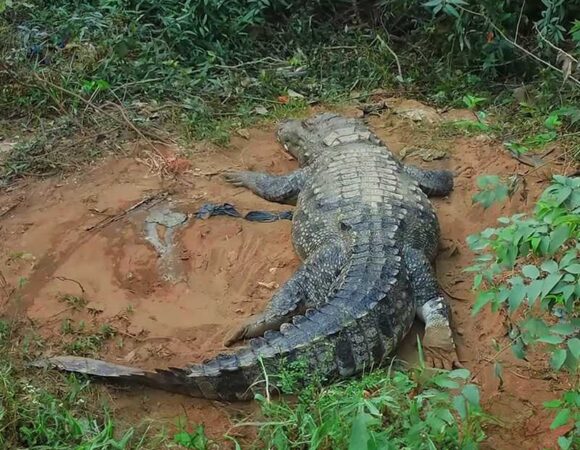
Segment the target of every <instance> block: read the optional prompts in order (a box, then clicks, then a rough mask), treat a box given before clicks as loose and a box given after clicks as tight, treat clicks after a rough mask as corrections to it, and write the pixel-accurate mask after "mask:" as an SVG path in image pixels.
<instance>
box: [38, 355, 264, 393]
mask: <svg viewBox="0 0 580 450" xmlns="http://www.w3.org/2000/svg"><path fill="white" fill-rule="evenodd" d="M31 366H33V367H40V368H56V369H59V370H62V371H65V372H73V373H81V374H86V375H89V376H91V377H94V378H96V379H101V380H107V381H118V382H123V383H131V384H140V385H144V386H148V387H152V388H155V389H162V390H165V391H168V392H173V393H177V394H183V395H187V396H191V397H196V398H206V399H212V400H247V399H251V398H252V397H253V394H252V392H251V391H250V389H249V388H250V386H245V384H246V383H244V381H245V377H242V380H241V381H242V383H240V380H239V379H236V378H240V377H239V375H242V373H241V372H242V370H241V369H239V368H238V370H237V371H232V372H221V371H218V372H217V373H216V372H214V373H208V371H207V370H204V369H206V368H207V367H208V366H206V365H197V366H192V367H190V368H184V369H178V368H169V369H155V370H153V371H150V370H145V369H140V368H134V367H129V366H123V365H119V364H113V363H109V362H106V361H102V360H98V359H91V358H83V357H78V356H56V357H52V358H45V359H41V360H37V361H34V362H33V363H32V364H31ZM228 387H229V389H228ZM244 388H245V389H244Z"/></svg>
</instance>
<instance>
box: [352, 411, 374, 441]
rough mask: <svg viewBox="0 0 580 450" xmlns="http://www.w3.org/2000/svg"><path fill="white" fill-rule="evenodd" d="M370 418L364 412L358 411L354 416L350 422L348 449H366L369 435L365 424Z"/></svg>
mask: <svg viewBox="0 0 580 450" xmlns="http://www.w3.org/2000/svg"><path fill="white" fill-rule="evenodd" d="M370 420H372V418H371V416H369V415H368V414H366V413H364V412H360V413H359V414H358V415H357V416H356V417H355V419H354V420H353V422H352V431H351V433H350V442H349V444H348V450H367V449H368V448H369V439H370V437H371V435H370V433H369V430H368V427H367V426H368V424H369V422H370Z"/></svg>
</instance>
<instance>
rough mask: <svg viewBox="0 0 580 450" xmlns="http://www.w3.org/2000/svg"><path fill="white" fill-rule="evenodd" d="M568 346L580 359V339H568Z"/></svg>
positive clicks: (575, 356)
mask: <svg viewBox="0 0 580 450" xmlns="http://www.w3.org/2000/svg"><path fill="white" fill-rule="evenodd" d="M568 348H569V349H570V352H571V353H572V356H573V357H574V358H576V359H578V360H580V339H578V338H572V339H570V340H568Z"/></svg>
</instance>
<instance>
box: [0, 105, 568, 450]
mask: <svg viewBox="0 0 580 450" xmlns="http://www.w3.org/2000/svg"><path fill="white" fill-rule="evenodd" d="M407 106H408V105H407ZM404 111H405V114H403V115H401V116H399V115H397V114H390V113H387V114H384V115H382V116H377V117H373V118H371V120H370V123H371V125H372V126H373V127H374V129H375V130H376V132H377V134H379V135H380V136H381V137H382V138H383V139H384V140H385V142H386V143H387V144H388V145H389V146H390V147H391V149H392V150H393V151H395V152H402V153H403V154H406V155H408V156H407V159H408V160H410V162H413V163H415V164H419V165H423V166H425V167H431V168H447V169H451V170H453V171H454V172H455V173H456V174H457V178H456V187H455V190H454V192H453V193H452V195H451V196H450V197H449V198H448V199H439V200H434V203H435V206H436V208H437V212H438V215H439V219H440V222H441V225H442V235H443V239H442V247H443V248H442V251H441V254H440V256H439V259H438V263H437V270H438V275H439V279H440V281H441V284H442V285H443V286H444V288H445V290H446V291H447V292H448V294H449V295H451V296H452V297H453V298H452V299H451V300H450V302H451V305H452V309H453V312H454V322H455V323H454V327H455V329H456V330H457V334H458V343H459V353H460V357H461V359H462V361H463V363H464V364H465V366H466V367H467V368H469V369H470V370H471V371H472V372H473V373H474V374H476V376H477V382H478V383H479V384H480V385H481V387H482V391H483V402H484V405H486V406H487V407H488V409H489V410H490V412H492V413H494V414H496V415H498V416H499V417H500V418H502V419H503V420H504V421H505V422H506V428H502V427H498V428H497V429H494V430H493V431H492V432H490V433H489V434H490V438H489V440H488V444H487V445H488V448H494V449H506V448H525V449H527V448H529V449H536V448H540V447H541V446H551V445H554V442H555V439H556V437H557V436H556V435H555V434H553V433H552V434H550V433H549V432H548V431H547V427H548V425H549V423H550V421H549V420H548V419H547V418H546V417H545V413H544V412H543V411H542V409H541V402H542V401H544V400H547V399H550V398H554V396H555V395H556V394H555V393H554V392H553V391H554V390H555V389H556V384H555V383H554V381H553V380H551V379H546V377H545V376H546V374H548V373H549V372H544V369H545V367H544V366H543V365H539V363H537V362H534V363H529V364H528V363H522V362H516V361H514V360H513V358H511V356H510V355H509V354H508V353H509V351H508V352H504V353H502V354H499V355H498V354H495V353H496V352H495V351H494V350H493V349H492V347H491V345H490V343H491V341H492V339H496V340H497V341H498V342H504V336H503V334H504V327H503V324H502V318H501V317H500V316H495V315H491V314H489V315H486V314H484V315H482V316H478V318H477V319H473V318H472V317H471V315H470V307H471V305H472V293H471V292H470V287H471V279H470V277H468V276H467V275H466V274H465V273H463V272H462V270H463V268H464V267H465V266H467V265H468V264H469V263H470V261H471V254H470V252H469V251H468V250H467V248H466V245H465V238H466V237H467V236H468V235H469V234H471V233H475V232H477V231H479V230H481V229H483V228H484V227H487V226H493V225H495V223H496V219H497V217H499V216H504V215H510V214H513V213H515V212H520V211H524V210H526V209H528V208H529V207H531V205H533V202H534V201H535V199H536V198H537V196H538V194H539V192H541V190H542V189H543V187H544V184H543V180H540V179H534V178H533V175H530V176H528V177H527V178H526V181H527V183H526V184H525V186H524V187H525V189H521V190H520V191H519V192H518V193H517V194H516V195H515V196H514V197H513V198H512V199H511V200H510V201H509V202H507V203H506V204H504V205H501V206H494V207H492V208H491V209H489V210H486V211H485V212H484V211H483V210H482V209H481V208H480V207H478V206H473V205H472V200H471V197H472V195H473V194H474V193H475V192H476V187H475V182H476V177H477V175H479V174H497V175H514V174H522V173H523V172H525V170H527V168H523V167H522V166H521V165H520V164H519V163H518V162H517V161H515V160H513V159H512V158H510V157H509V156H507V155H506V154H505V153H504V152H503V151H502V150H501V148H500V147H499V146H498V145H495V144H493V143H491V142H490V141H489V140H488V139H487V137H485V136H481V137H472V138H465V137H461V138H448V139H445V140H443V138H441V139H436V138H433V133H432V128H430V127H431V125H428V124H427V123H425V122H422V121H421V120H420V119H419V120H418V119H416V117H419V116H421V115H420V114H419V115H417V114H411V113H409V108H407V109H405V110H404ZM347 112H348V113H353V112H354V111H347ZM429 114H430V117H431V116H432V115H433V114H436V112H435V111H434V110H433V111H432V110H429ZM448 114H449V113H448ZM465 114H469V113H465ZM465 114H463V115H465ZM451 116H458V117H461V116H462V112H459V113H457V114H451ZM441 120H444V118H442V119H441ZM430 122H431V121H430ZM426 147H430V149H431V150H433V149H434V150H437V152H432V153H430V155H431V157H425V154H424V153H422V152H421V151H409V149H411V148H414V149H419V150H421V149H425V148H426ZM164 151H165V152H166V153H171V152H172V151H173V149H171V148H166V149H164ZM433 155H435V156H433ZM431 160H432V161H431ZM425 161H429V162H425ZM295 167H296V163H295V162H294V161H292V160H290V159H289V158H288V156H287V155H286V154H285V153H283V152H282V151H281V150H280V148H279V146H278V144H277V143H276V142H275V138H274V133H273V128H272V127H265V128H262V129H260V130H258V129H254V130H250V132H249V139H244V138H241V137H238V138H235V139H234V140H233V142H232V144H231V145H230V146H229V148H228V149H227V150H223V151H216V150H210V149H194V154H193V157H192V167H191V170H190V171H188V172H186V173H185V174H183V175H182V176H180V177H178V178H177V179H176V180H173V181H171V182H167V181H161V180H160V179H159V178H158V177H156V176H152V175H151V174H149V173H148V170H147V167H146V166H145V165H143V164H140V163H139V162H138V161H137V160H135V159H132V158H127V159H121V160H114V161H107V162H104V163H103V164H102V165H100V166H98V167H95V168H93V169H92V170H90V171H89V172H87V173H84V174H82V175H78V176H75V177H71V178H69V179H67V180H65V181H57V180H46V181H40V182H31V183H30V184H28V185H24V186H20V187H18V186H17V187H15V188H13V189H12V190H11V191H9V192H6V193H4V194H2V195H1V196H0V214H1V216H0V239H1V240H2V242H4V245H3V246H2V249H1V250H0V259H1V260H2V262H3V263H4V264H3V265H4V267H3V269H2V273H1V274H0V275H2V277H0V280H2V278H5V285H6V286H5V289H4V294H3V295H4V297H3V302H2V303H0V314H4V315H8V316H12V315H18V314H19V315H25V316H26V317H27V318H28V319H29V320H30V321H31V322H32V324H33V326H34V328H35V330H36V333H37V334H38V335H40V336H41V337H42V338H44V340H45V342H46V346H45V351H46V352H56V351H59V352H61V351H62V350H63V347H64V348H67V349H69V350H70V349H74V350H75V351H78V352H81V353H82V352H87V351H92V352H95V351H96V352H97V353H98V354H99V356H100V357H102V358H104V359H107V360H109V361H113V362H120V363H123V364H129V365H136V366H142V367H146V368H155V367H167V366H180V365H184V364H186V363H190V362H193V361H200V360H202V359H204V358H206V357H208V356H211V355H213V354H215V353H217V352H219V351H221V350H224V347H223V344H222V343H223V339H224V336H225V334H226V333H227V332H228V331H229V330H230V329H231V328H232V327H233V326H235V324H236V323H238V322H241V321H242V320H244V319H245V318H246V317H248V316H249V315H251V314H254V313H256V312H258V311H260V309H261V308H262V307H263V306H264V305H265V303H266V302H267V301H268V300H269V298H270V297H271V295H272V292H273V290H274V289H276V287H277V286H279V285H280V284H281V283H283V282H284V281H285V280H286V279H288V278H289V277H290V275H291V274H292V273H293V272H294V270H295V269H296V267H297V266H298V263H299V261H298V259H297V257H296V256H295V254H294V252H293V249H292V244H291V240H290V229H291V223H290V222H289V221H284V220H282V221H277V222H273V223H253V222H248V221H245V220H242V219H234V218H229V217H213V218H211V219H208V220H201V219H196V218H195V217H194V213H195V211H197V210H198V209H199V208H200V207H201V205H203V204H204V203H206V202H229V203H233V204H235V205H236V207H238V208H239V209H240V210H242V211H246V210H256V209H261V210H269V211H284V210H287V209H288V207H285V206H282V205H276V204H272V203H268V202H266V201H264V200H261V199H259V198H258V197H256V196H254V195H252V194H251V193H249V192H247V191H246V190H244V189H239V188H235V187H232V186H231V185H228V184H227V183H225V182H224V181H223V180H222V179H221V177H219V173H220V172H221V171H224V170H227V169H231V168H250V169H257V170H264V171H269V172H273V173H284V172H288V171H290V170H292V169H294V168H295ZM144 199H145V201H144ZM175 213H177V215H172V214H175ZM10 286H20V287H19V288H17V295H15V293H14V292H12V295H10V296H9V295H8V294H9V293H10V288H9V287H10ZM9 300H10V301H9ZM112 330H114V332H115V334H114V337H112V338H109V336H110V334H111V331H112ZM79 336H81V337H83V336H84V337H85V338H84V339H79ZM412 342H413V340H412V339H409V340H407V343H406V346H405V347H406V348H407V350H409V349H410V351H411V352H412V349H413V345H412ZM407 355H409V353H407ZM411 357H412V356H411ZM495 360H501V361H502V363H503V365H504V366H505V367H506V371H505V373H504V380H503V385H502V386H500V385H499V381H498V379H497V378H496V377H494V375H493V362H494V361H495ZM113 393H114V398H115V405H116V408H117V410H118V412H120V413H121V414H124V415H125V416H126V417H128V418H130V417H132V416H135V417H139V418H142V417H143V410H144V409H145V411H146V412H147V415H149V416H151V417H153V418H155V419H158V420H159V419H171V420H173V419H174V418H176V417H177V416H179V415H183V414H184V413H185V414H186V415H187V417H188V419H189V420H191V421H198V422H204V423H206V426H207V428H208V432H209V434H210V435H216V436H219V435H221V434H223V433H224V432H225V431H227V430H228V429H229V428H230V418H231V417H233V416H235V415H236V411H237V410H238V409H248V408H251V406H249V405H241V406H240V405H232V406H228V407H224V406H220V405H217V404H216V403H212V402H208V401H200V400H190V399H187V398H184V397H180V396H176V395H170V394H167V393H163V392H157V391H151V390H146V389H136V390H132V391H130V392H128V391H122V390H115V391H113ZM509 428H511V430H509Z"/></svg>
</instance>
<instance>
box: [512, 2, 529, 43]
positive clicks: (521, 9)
mask: <svg viewBox="0 0 580 450" xmlns="http://www.w3.org/2000/svg"><path fill="white" fill-rule="evenodd" d="M525 6H526V0H524V1H523V2H522V7H521V8H520V16H519V17H518V24H517V25H516V34H515V36H514V43H515V42H517V40H518V34H519V33H520V23H521V22H522V15H523V12H524V8H525Z"/></svg>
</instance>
